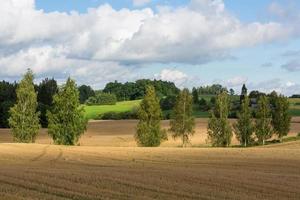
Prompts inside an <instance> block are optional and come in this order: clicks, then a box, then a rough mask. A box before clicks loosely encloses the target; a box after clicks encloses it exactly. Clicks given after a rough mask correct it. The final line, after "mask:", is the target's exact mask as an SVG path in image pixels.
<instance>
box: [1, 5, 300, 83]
mask: <svg viewBox="0 0 300 200" xmlns="http://www.w3.org/2000/svg"><path fill="white" fill-rule="evenodd" d="M0 19H1V21H0V68H1V71H0V77H15V76H19V75H20V74H21V73H23V72H24V70H25V69H26V68H28V67H31V68H33V69H34V71H35V72H36V73H37V74H38V76H43V75H46V74H47V75H55V76H63V75H64V74H66V75H74V76H78V77H79V74H83V76H84V77H87V78H86V79H87V80H88V79H89V78H88V77H95V74H97V76H98V77H97V78H98V79H97V80H99V82H101V80H107V79H108V77H110V79H117V78H116V76H117V75H118V73H116V71H115V70H118V71H120V72H121V73H123V72H124V73H127V72H128V70H129V68H128V65H130V64H145V63H174V62H175V63H176V62H178V63H186V64H201V63H206V62H210V61H214V60H220V59H226V58H229V57H230V51H231V50H232V49H236V48H240V47H249V46H253V45H256V44H260V43H268V42H272V41H276V40H282V39H286V38H288V37H289V36H290V35H291V34H293V30H294V29H293V28H290V26H289V27H287V26H285V25H284V24H281V23H276V22H268V23H259V22H254V23H242V22H241V21H240V20H239V19H238V18H236V17H234V16H232V15H230V13H228V11H227V10H226V8H225V5H224V3H223V1H221V0H214V1H211V0H192V1H191V2H190V3H189V4H188V5H187V6H183V7H179V8H172V9H160V10H159V11H158V12H157V13H155V12H154V11H153V10H151V9H149V8H146V9H136V10H129V9H121V10H115V9H113V8H112V7H111V6H110V5H108V4H105V5H101V6H99V7H98V8H93V9H89V10H88V12H87V13H85V14H79V13H77V12H71V13H65V12H50V13H46V12H44V11H43V10H37V9H36V8H35V1H34V0H22V1H19V0H5V1H1V3H0ZM88 69H91V71H90V72H89V71H88ZM102 72H104V73H102ZM62 74H63V75H62ZM175 74H177V75H178V74H180V73H178V72H176V73H175ZM164 76H167V75H164ZM100 79H101V80H100Z"/></svg>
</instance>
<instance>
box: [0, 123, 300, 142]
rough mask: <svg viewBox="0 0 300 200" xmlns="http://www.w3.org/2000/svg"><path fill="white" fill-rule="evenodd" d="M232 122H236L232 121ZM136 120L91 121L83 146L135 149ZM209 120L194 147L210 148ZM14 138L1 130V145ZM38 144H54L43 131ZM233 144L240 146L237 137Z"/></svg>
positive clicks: (299, 128)
mask: <svg viewBox="0 0 300 200" xmlns="http://www.w3.org/2000/svg"><path fill="white" fill-rule="evenodd" d="M231 121H232V122H233V121H234V120H231ZM136 124H137V121H136V120H120V121H90V122H89V125H88V129H87V132H86V133H85V134H84V135H83V137H82V138H81V139H80V141H79V143H80V145H81V146H109V147H135V146H136V142H135V140H134V137H133V136H134V133H135V127H136ZM162 126H163V127H164V128H165V129H168V128H169V121H163V122H162ZM206 127H207V119H197V120H196V133H195V134H194V136H193V137H192V138H191V145H193V146H196V147H198V146H201V147H203V146H208V144H207V143H206V138H207V134H206V133H207V129H206ZM299 132H300V117H294V118H293V120H292V124H291V131H290V134H289V136H295V135H296V134H297V133H299ZM11 142H13V138H12V136H11V134H10V131H9V130H8V129H0V143H11ZM36 143H39V144H52V140H51V138H49V136H48V135H47V130H45V129H43V130H41V131H40V134H39V136H38V138H37V141H36ZM232 144H238V142H237V141H236V139H235V137H233V139H232ZM180 145H181V141H180V139H177V140H174V139H173V138H172V137H171V135H169V140H168V141H165V142H164V143H163V144H162V145H161V146H162V147H178V146H180Z"/></svg>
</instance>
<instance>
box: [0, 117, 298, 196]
mask: <svg viewBox="0 0 300 200" xmlns="http://www.w3.org/2000/svg"><path fill="white" fill-rule="evenodd" d="M162 124H163V127H165V128H167V126H168V121H164V122H163V123H162ZM206 124H207V120H206V119H198V120H197V130H196V134H195V136H194V137H193V138H192V144H193V147H195V146H198V147H201V148H185V149H182V148H176V147H178V146H180V144H181V143H180V141H179V140H173V139H172V138H171V137H169V141H166V142H164V143H163V144H162V147H159V148H139V147H136V144H135V142H134V139H133V133H134V131H135V125H136V121H134V120H128V121H91V122H90V123H89V126H88V131H87V132H86V134H85V135H84V136H83V137H82V138H81V140H80V146H74V147H65V146H55V145H51V144H52V142H51V140H50V139H49V137H48V136H47V134H46V130H45V129H44V130H41V133H40V135H39V137H38V139H37V143H38V144H16V143H12V138H11V135H10V133H9V130H6V129H0V142H1V143H2V144H0V199H272V200H276V199H278V200H279V199H280V200H281V199H299V198H300V168H299V166H300V141H294V142H288V143H284V144H275V145H268V146H265V147H252V148H246V149H245V148H208V147H206V146H207V144H206V142H205V139H206ZM298 132H300V118H293V123H292V129H291V133H290V136H294V135H296V134H297V133H298ZM233 143H234V144H236V143H237V142H236V140H235V139H233Z"/></svg>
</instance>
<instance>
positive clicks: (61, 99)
mask: <svg viewBox="0 0 300 200" xmlns="http://www.w3.org/2000/svg"><path fill="white" fill-rule="evenodd" d="M47 116H48V119H49V128H48V134H49V135H50V136H51V137H52V139H53V141H54V143H55V144H59V145H74V144H76V143H77V142H78V140H79V138H80V136H81V135H82V134H83V133H84V131H85V130H86V126H87V120H86V119H85V118H84V110H83V107H82V106H80V102H79V91H78V89H77V87H76V84H75V81H73V80H72V79H71V78H68V80H67V82H66V84H65V85H64V86H63V87H61V88H60V89H59V91H58V93H57V94H56V95H54V97H53V108H52V110H51V111H48V113H47Z"/></svg>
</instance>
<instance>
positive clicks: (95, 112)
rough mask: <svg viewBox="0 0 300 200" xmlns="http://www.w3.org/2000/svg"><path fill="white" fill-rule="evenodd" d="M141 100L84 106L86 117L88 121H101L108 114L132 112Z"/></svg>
mask: <svg viewBox="0 0 300 200" xmlns="http://www.w3.org/2000/svg"><path fill="white" fill-rule="evenodd" d="M140 103H141V100H135V101H122V102H117V103H116V105H94V106H87V105H85V106H84V110H85V117H86V118H87V119H99V117H101V116H102V115H103V114H105V113H108V112H117V113H120V112H130V111H132V110H134V109H136V108H137V107H138V106H139V105H140Z"/></svg>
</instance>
